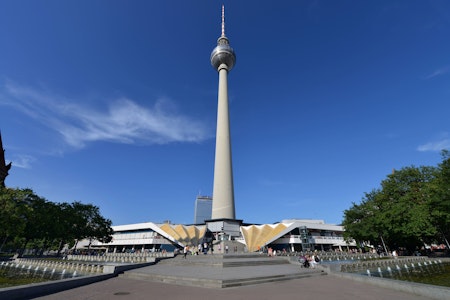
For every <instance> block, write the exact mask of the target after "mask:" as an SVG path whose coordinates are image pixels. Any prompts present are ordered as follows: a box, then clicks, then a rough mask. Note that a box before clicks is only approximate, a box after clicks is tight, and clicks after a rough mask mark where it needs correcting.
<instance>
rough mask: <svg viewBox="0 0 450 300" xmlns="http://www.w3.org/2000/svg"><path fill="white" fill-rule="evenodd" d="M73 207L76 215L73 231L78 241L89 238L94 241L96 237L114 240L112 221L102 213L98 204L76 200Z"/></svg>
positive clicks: (102, 239)
mask: <svg viewBox="0 0 450 300" xmlns="http://www.w3.org/2000/svg"><path fill="white" fill-rule="evenodd" d="M72 207H73V211H74V217H75V218H74V223H73V230H74V231H73V233H74V236H75V238H76V239H77V241H78V240H81V239H89V240H90V241H91V242H92V240H93V239H96V240H99V241H101V242H105V243H108V242H110V241H111V240H112V234H113V232H114V231H113V229H112V228H111V225H112V222H111V220H109V219H105V218H104V217H103V216H102V215H101V214H100V209H99V208H98V207H97V206H94V205H92V204H82V203H80V202H74V203H73V204H72ZM89 246H90V244H89ZM75 248H76V244H75Z"/></svg>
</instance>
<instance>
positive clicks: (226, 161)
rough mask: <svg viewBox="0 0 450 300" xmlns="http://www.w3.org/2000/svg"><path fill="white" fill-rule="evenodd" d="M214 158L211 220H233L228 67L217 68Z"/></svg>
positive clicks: (223, 65)
mask: <svg viewBox="0 0 450 300" xmlns="http://www.w3.org/2000/svg"><path fill="white" fill-rule="evenodd" d="M218 69H219V91H218V107H217V131H216V156H215V163H214V189H213V205H212V214H211V218H212V219H235V208H234V186H233V166H232V159H231V137H230V117H229V111H228V78H227V77H228V67H227V66H226V65H225V64H221V65H220V66H219V68H218Z"/></svg>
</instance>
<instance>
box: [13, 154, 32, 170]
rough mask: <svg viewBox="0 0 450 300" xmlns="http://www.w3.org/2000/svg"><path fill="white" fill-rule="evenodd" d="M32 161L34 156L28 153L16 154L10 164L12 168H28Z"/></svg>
mask: <svg viewBox="0 0 450 300" xmlns="http://www.w3.org/2000/svg"><path fill="white" fill-rule="evenodd" d="M34 161H35V158H34V157H32V156H30V155H16V157H13V159H12V166H13V167H14V168H22V169H30V168H31V164H32V163H33V162H34Z"/></svg>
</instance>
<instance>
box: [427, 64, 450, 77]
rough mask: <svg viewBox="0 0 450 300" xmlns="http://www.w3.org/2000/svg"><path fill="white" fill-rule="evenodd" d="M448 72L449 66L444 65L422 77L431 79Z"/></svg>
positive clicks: (449, 70)
mask: <svg viewBox="0 0 450 300" xmlns="http://www.w3.org/2000/svg"><path fill="white" fill-rule="evenodd" d="M449 72H450V67H449V66H445V67H443V68H440V69H437V70H435V71H434V72H433V73H431V74H428V75H426V76H425V77H424V78H425V79H431V78H434V77H437V76H441V75H444V74H447V73H449Z"/></svg>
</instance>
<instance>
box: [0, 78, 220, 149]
mask: <svg viewBox="0 0 450 300" xmlns="http://www.w3.org/2000/svg"><path fill="white" fill-rule="evenodd" d="M1 104H3V105H8V106H11V107H14V108H15V109H16V110H18V111H20V112H22V113H24V114H27V115H28V116H29V117H31V118H33V119H34V120H36V121H39V122H41V123H42V124H44V125H46V126H48V127H49V128H51V129H53V130H55V131H57V132H59V133H60V134H61V135H62V136H63V138H64V140H65V142H66V143H67V144H68V145H70V146H72V147H74V148H82V147H84V146H85V145H86V144H87V143H89V142H95V141H109V142H115V143H129V144H132V143H148V144H166V143H171V142H200V141H203V140H205V139H207V138H210V137H211V136H212V134H211V132H210V129H209V128H208V127H207V126H206V124H203V123H202V122H201V121H199V120H196V119H193V118H190V117H188V116H184V115H183V114H181V113H178V112H177V111H176V110H174V109H173V104H172V103H171V102H170V101H169V100H167V99H158V100H157V101H156V103H155V105H154V106H153V107H143V106H141V105H139V104H138V103H136V102H134V101H132V100H130V99H126V98H123V99H116V100H114V101H111V104H110V105H109V107H105V108H103V109H98V108H92V107H88V106H86V105H84V106H83V105H81V104H79V102H78V101H75V100H74V99H72V100H71V99H65V98H64V97H61V96H58V95H54V94H52V93H50V92H47V91H42V90H37V89H32V88H27V87H22V86H19V85H17V84H14V83H11V82H7V83H6V84H5V85H4V87H3V88H2V89H1V90H0V105H1Z"/></svg>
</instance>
